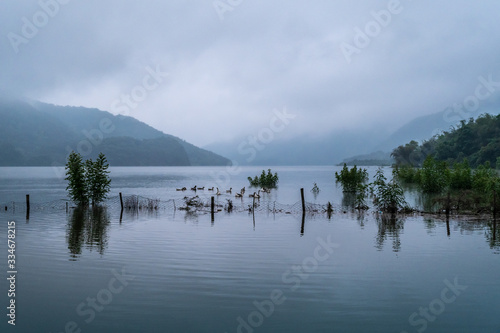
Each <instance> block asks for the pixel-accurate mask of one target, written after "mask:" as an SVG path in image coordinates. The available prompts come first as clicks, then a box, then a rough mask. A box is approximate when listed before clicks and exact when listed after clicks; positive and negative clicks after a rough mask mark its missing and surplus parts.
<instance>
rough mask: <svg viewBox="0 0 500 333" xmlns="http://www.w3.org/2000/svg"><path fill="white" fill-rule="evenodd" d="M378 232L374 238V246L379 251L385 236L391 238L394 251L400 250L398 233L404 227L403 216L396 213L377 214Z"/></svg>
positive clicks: (382, 246)
mask: <svg viewBox="0 0 500 333" xmlns="http://www.w3.org/2000/svg"><path fill="white" fill-rule="evenodd" d="M377 225H378V232H377V236H376V239H375V247H376V248H377V249H378V250H379V251H381V250H382V249H383V248H384V243H385V241H386V239H387V237H390V238H391V239H392V249H393V251H394V252H399V251H400V250H401V239H400V234H401V231H402V230H403V229H404V218H402V217H399V216H398V215H396V214H377Z"/></svg>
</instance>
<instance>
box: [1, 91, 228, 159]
mask: <svg viewBox="0 0 500 333" xmlns="http://www.w3.org/2000/svg"><path fill="white" fill-rule="evenodd" d="M0 119H1V121H0V166H53V165H60V166H63V165H65V161H66V159H67V156H68V154H69V153H70V152H71V151H72V150H74V151H78V152H80V153H81V154H82V155H83V156H84V157H86V158H97V156H98V153H99V152H103V153H104V154H105V155H106V157H107V159H108V161H109V162H110V163H111V164H112V165H113V166H205V165H220V166H225V165H228V164H229V163H230V161H229V160H228V159H226V158H224V157H222V156H219V155H217V154H214V153H212V152H210V151H207V150H204V149H201V148H198V147H196V146H194V145H192V144H190V143H188V142H186V141H184V140H182V139H180V138H178V137H175V136H172V135H169V134H165V133H163V132H161V131H158V130H156V129H154V128H153V127H151V126H149V125H147V124H145V123H142V122H140V121H139V120H137V119H135V118H132V117H128V116H122V115H112V114H111V113H109V112H105V111H101V110H98V109H88V108H84V107H69V106H56V105H51V104H44V103H38V102H33V103H28V102H27V101H24V100H15V99H13V100H2V99H1V98H0Z"/></svg>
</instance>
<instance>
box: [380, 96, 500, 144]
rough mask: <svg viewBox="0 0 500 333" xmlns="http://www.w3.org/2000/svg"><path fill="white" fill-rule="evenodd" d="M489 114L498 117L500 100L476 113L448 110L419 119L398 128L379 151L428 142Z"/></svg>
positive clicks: (490, 103)
mask: <svg viewBox="0 0 500 333" xmlns="http://www.w3.org/2000/svg"><path fill="white" fill-rule="evenodd" d="M484 113H489V114H492V115H497V114H499V113H500V98H497V99H493V98H492V99H491V100H490V101H489V103H486V102H484V105H483V106H482V107H481V108H479V109H478V110H476V111H474V112H465V111H464V112H463V113H462V114H458V113H457V112H454V111H451V110H450V109H446V110H443V111H440V112H436V113H433V114H429V115H425V116H421V117H417V118H415V119H413V120H411V121H409V122H408V123H406V124H405V125H403V126H401V127H400V128H398V129H397V130H396V131H394V133H392V134H391V135H390V136H389V137H388V138H387V139H385V140H383V141H382V142H381V143H380V144H379V145H377V150H383V151H392V149H394V148H395V147H397V146H399V145H402V144H405V143H407V142H410V141H411V140H415V141H417V142H421V141H423V140H428V139H430V138H431V137H432V136H434V135H437V134H440V133H441V132H443V131H449V130H450V129H451V128H452V127H454V126H456V125H457V124H459V123H460V121H461V120H469V118H477V117H479V116H480V115H481V114H484Z"/></svg>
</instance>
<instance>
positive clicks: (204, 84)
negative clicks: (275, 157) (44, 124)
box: [0, 0, 500, 145]
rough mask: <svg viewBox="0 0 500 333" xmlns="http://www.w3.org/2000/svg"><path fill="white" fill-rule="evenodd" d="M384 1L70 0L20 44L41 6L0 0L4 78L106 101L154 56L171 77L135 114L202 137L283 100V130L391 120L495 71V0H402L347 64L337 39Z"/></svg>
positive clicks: (238, 130)
mask: <svg viewBox="0 0 500 333" xmlns="http://www.w3.org/2000/svg"><path fill="white" fill-rule="evenodd" d="M54 1H57V0H42V2H43V3H53V2H54ZM222 1H223V2H225V3H228V1H227V0H222ZM389 2H390V1H368V0H364V1H356V2H352V1H346V0H344V1H326V0H323V1H314V2H310V1H302V0H301V1H293V2H290V1H283V0H278V1H273V2H271V3H270V2H268V1H257V0H255V1H246V0H244V1H241V4H239V5H237V6H235V7H234V8H233V10H232V11H227V12H225V13H224V15H223V17H224V19H223V20H222V21H221V20H220V17H219V15H218V13H217V11H216V10H215V8H214V6H213V3H214V1H210V0H205V1H196V2H186V1H180V0H179V1H159V0H149V1H142V2H140V1H131V0H122V1H119V0H109V1H95V0H89V1H77V0H72V1H69V3H68V4H64V5H60V6H59V7H60V8H59V9H58V12H57V13H56V14H55V15H54V17H50V18H49V20H48V23H47V24H46V25H44V26H43V27H41V28H39V31H38V33H37V34H36V36H34V37H33V38H30V39H29V40H28V43H27V44H20V45H19V52H18V53H15V52H14V49H13V48H12V45H11V42H10V41H9V38H8V36H9V33H16V34H18V35H20V36H22V31H21V29H22V26H23V21H22V19H23V17H26V18H27V19H28V20H32V19H33V15H35V14H36V13H37V12H39V11H40V10H42V9H41V6H40V2H38V1H22V2H20V1H15V0H6V1H3V2H2V4H1V6H2V10H1V11H0V36H2V38H1V39H0V56H1V59H2V61H1V62H0V72H1V73H2V74H1V76H0V77H1V78H0V89H2V90H4V91H8V92H11V93H16V94H23V95H25V96H28V97H31V98H36V99H40V100H43V101H47V102H51V103H55V104H72V105H83V106H88V107H98V108H101V109H105V110H110V111H112V110H111V109H112V107H111V105H112V103H113V101H115V100H116V99H117V98H119V97H120V95H121V94H127V93H130V91H131V89H133V88H134V86H136V85H138V84H140V83H141V81H142V79H143V77H144V75H145V74H146V67H147V66H150V67H151V68H156V67H157V66H160V67H161V68H162V70H163V71H166V72H168V73H169V77H168V78H167V79H166V80H165V81H164V82H162V84H161V85H160V86H159V87H158V88H157V89H155V90H154V91H151V92H150V93H149V94H148V96H147V98H146V99H145V100H144V101H142V102H141V103H139V105H138V106H137V108H136V109H134V110H132V112H131V115H133V116H134V117H136V118H138V119H140V120H143V121H145V122H147V123H149V124H151V125H153V126H155V127H157V128H158V129H160V130H163V131H165V132H167V133H170V134H174V135H177V136H180V137H182V138H184V139H186V140H188V141H191V142H193V143H195V144H198V145H204V144H207V143H210V142H213V141H217V140H229V139H231V138H234V137H237V136H240V135H241V134H244V133H251V132H252V131H256V130H258V129H259V128H260V127H261V126H265V125H266V124H267V122H268V121H269V119H270V117H271V116H272V110H273V109H275V108H278V109H281V108H283V107H286V108H287V109H288V110H289V111H290V112H292V113H295V114H297V115H298V119H299V121H297V122H295V123H294V124H292V125H291V129H292V130H291V131H290V133H283V135H284V136H286V135H292V133H293V134H297V133H309V132H311V133H312V132H315V133H318V132H319V133H327V132H330V131H332V130H335V129H339V128H342V129H345V128H354V127H356V126H361V127H367V126H374V125H376V126H380V128H381V130H387V129H388V128H390V127H391V126H397V125H401V124H402V123H404V122H405V121H407V120H410V119H412V118H414V117H416V116H418V115H422V114H429V113H433V112H437V111H440V110H442V109H444V108H445V107H447V106H448V105H450V104H453V103H456V102H461V101H462V100H463V98H464V97H466V96H468V95H470V94H471V93H473V91H474V89H475V87H476V85H477V78H478V77H479V76H481V75H482V76H487V75H489V74H492V75H493V76H494V77H495V78H497V79H498V81H500V68H499V63H498V59H499V58H500V57H499V56H500V45H499V44H498V43H497V42H496V41H498V40H499V37H500V29H499V23H498V19H497V16H498V12H500V3H498V2H497V1H493V0H486V1H481V2H477V3H472V2H470V1H466V0H461V1H430V0H427V1H410V0H401V1H400V7H401V11H400V12H399V13H398V14H395V15H392V16H391V20H390V23H389V24H388V25H387V26H385V27H384V26H381V28H380V31H379V32H378V33H376V34H375V35H376V36H374V37H373V38H370V44H369V45H368V46H367V47H364V48H361V49H360V50H359V53H356V54H353V55H352V59H351V60H352V61H351V62H350V63H348V62H347V61H346V58H345V57H344V55H343V53H342V51H341V48H340V46H341V45H342V43H349V44H351V45H354V38H355V36H356V32H355V28H356V27H359V28H360V29H364V28H365V27H366V25H367V24H368V23H369V22H371V21H373V20H374V18H373V15H372V12H373V11H375V12H379V11H381V10H386V9H387V7H388V4H389ZM232 3H237V1H232ZM11 36H12V35H11Z"/></svg>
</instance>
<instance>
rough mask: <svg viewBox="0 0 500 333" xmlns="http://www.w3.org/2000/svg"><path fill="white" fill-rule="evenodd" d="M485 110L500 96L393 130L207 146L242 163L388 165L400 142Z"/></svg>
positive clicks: (499, 106) (493, 110)
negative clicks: (261, 142)
mask: <svg viewBox="0 0 500 333" xmlns="http://www.w3.org/2000/svg"><path fill="white" fill-rule="evenodd" d="M484 113H490V114H492V115H496V114H499V113H500V98H499V97H497V98H491V99H490V100H488V101H485V102H483V104H482V105H481V107H480V108H478V109H477V110H474V111H467V110H463V109H462V110H456V109H453V108H451V107H450V108H446V109H445V110H442V111H440V112H436V113H432V114H429V115H425V116H420V117H416V118H415V119H413V120H411V121H409V122H408V123H406V124H404V125H402V126H401V127H399V128H395V129H394V131H392V132H387V131H383V130H380V129H379V128H377V127H376V126H373V127H372V128H370V129H362V130H361V129H358V130H344V131H336V132H332V133H330V134H328V135H324V136H321V137H315V138H311V137H310V136H307V135H303V136H300V137H295V138H293V139H289V140H279V139H276V140H274V141H272V142H270V143H268V144H265V145H264V144H260V145H257V147H256V146H255V145H252V144H251V143H250V142H252V140H251V139H249V137H241V138H239V139H238V140H233V141H232V142H224V143H214V144H210V145H207V146H206V147H205V148H206V149H209V150H212V151H214V152H217V153H218V154H221V155H224V156H226V157H228V158H229V159H231V160H233V161H236V162H237V163H238V164H242V165H246V164H249V165H335V164H338V163H342V162H344V161H345V162H348V163H353V161H360V162H361V163H362V164H365V163H369V161H372V162H373V163H375V164H382V165H385V164H391V158H390V153H391V152H392V150H393V149H394V148H396V147H398V146H399V145H402V144H405V143H408V142H410V141H411V140H415V141H418V142H421V141H423V140H428V139H430V138H431V137H433V136H434V135H436V134H439V133H441V132H443V131H447V130H449V129H450V128H451V127H453V126H455V125H457V124H458V123H459V122H460V120H462V119H466V120H468V119H469V118H477V117H478V116H479V115H481V114H484ZM254 141H255V140H254ZM260 146H262V147H260ZM259 148H260V149H259Z"/></svg>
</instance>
